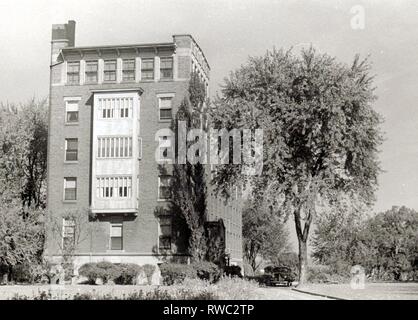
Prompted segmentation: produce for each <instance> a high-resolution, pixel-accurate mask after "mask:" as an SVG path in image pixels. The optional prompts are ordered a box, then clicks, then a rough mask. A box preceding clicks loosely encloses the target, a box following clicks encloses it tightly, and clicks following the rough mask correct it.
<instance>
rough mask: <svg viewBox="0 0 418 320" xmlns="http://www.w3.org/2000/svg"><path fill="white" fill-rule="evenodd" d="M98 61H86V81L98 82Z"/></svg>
mask: <svg viewBox="0 0 418 320" xmlns="http://www.w3.org/2000/svg"><path fill="white" fill-rule="evenodd" d="M97 71H98V67H97V61H86V83H97Z"/></svg>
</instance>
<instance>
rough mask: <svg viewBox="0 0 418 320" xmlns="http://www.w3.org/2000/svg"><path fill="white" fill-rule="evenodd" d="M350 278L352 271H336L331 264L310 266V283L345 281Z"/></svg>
mask: <svg viewBox="0 0 418 320" xmlns="http://www.w3.org/2000/svg"><path fill="white" fill-rule="evenodd" d="M349 279H350V273H349V270H348V272H347V271H346V272H345V273H335V272H334V271H333V269H332V267H330V266H325V265H312V266H310V267H309V268H308V282H310V283H344V282H347V281H348V280H349Z"/></svg>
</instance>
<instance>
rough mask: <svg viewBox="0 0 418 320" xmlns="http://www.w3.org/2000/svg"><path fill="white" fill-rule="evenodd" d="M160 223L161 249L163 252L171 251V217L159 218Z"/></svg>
mask: <svg viewBox="0 0 418 320" xmlns="http://www.w3.org/2000/svg"><path fill="white" fill-rule="evenodd" d="M159 223H160V237H159V240H160V241H159V242H160V243H159V248H160V249H163V250H170V249H171V225H172V219H171V216H161V217H160V218H159Z"/></svg>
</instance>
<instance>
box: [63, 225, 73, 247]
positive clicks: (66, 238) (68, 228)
mask: <svg viewBox="0 0 418 320" xmlns="http://www.w3.org/2000/svg"><path fill="white" fill-rule="evenodd" d="M62 245H63V249H64V250H71V249H73V248H74V245H75V222H74V220H73V219H63V224H62Z"/></svg>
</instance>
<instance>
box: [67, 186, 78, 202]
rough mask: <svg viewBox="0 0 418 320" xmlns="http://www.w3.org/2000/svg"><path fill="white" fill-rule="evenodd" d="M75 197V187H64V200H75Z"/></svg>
mask: <svg viewBox="0 0 418 320" xmlns="http://www.w3.org/2000/svg"><path fill="white" fill-rule="evenodd" d="M76 199H77V189H76V188H66V189H65V200H76Z"/></svg>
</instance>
